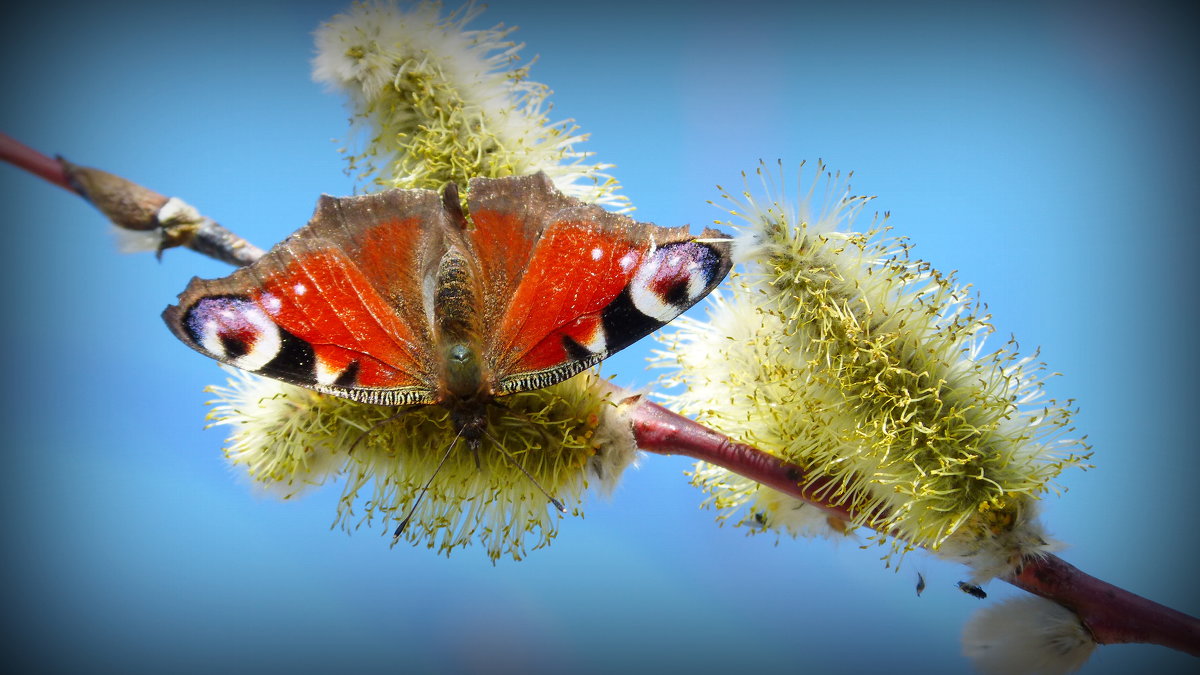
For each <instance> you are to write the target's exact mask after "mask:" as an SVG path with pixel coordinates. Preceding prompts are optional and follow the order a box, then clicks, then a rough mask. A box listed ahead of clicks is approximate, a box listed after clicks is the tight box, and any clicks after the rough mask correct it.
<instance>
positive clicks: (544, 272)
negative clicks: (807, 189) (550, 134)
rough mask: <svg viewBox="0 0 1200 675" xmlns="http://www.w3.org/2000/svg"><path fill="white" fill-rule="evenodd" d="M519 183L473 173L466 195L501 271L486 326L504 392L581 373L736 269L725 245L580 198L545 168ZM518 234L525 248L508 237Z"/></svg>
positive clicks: (491, 291) (493, 265)
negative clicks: (505, 186)
mask: <svg viewBox="0 0 1200 675" xmlns="http://www.w3.org/2000/svg"><path fill="white" fill-rule="evenodd" d="M513 180H514V181H515V180H519V181H521V183H520V189H518V190H513V191H511V192H509V191H505V192H496V191H495V190H493V189H488V190H485V191H481V190H479V189H478V186H479V184H480V183H485V184H486V185H487V186H488V188H491V187H492V186H493V185H494V184H495V183H496V182H497V181H486V182H485V181H483V180H475V181H472V183H471V192H470V195H471V197H472V199H471V202H470V207H471V213H472V219H473V222H474V228H475V229H474V230H473V231H472V232H471V237H472V241H473V242H474V245H475V248H476V251H477V254H478V256H479V258H480V260H481V264H483V265H484V268H485V269H490V270H493V271H494V270H504V271H505V274H502V275H499V276H498V277H497V276H491V275H487V276H486V278H487V279H488V280H489V283H490V284H491V287H490V288H488V289H487V291H486V292H485V297H488V298H489V299H490V300H493V301H499V300H504V301H505V304H503V305H498V306H496V307H493V308H489V309H490V312H489V313H488V314H487V317H488V320H487V322H486V323H485V331H486V334H487V335H488V336H489V342H488V343H487V344H486V345H485V348H484V349H485V355H486V358H487V360H488V362H489V364H490V365H491V371H492V376H493V379H494V384H493V387H494V389H495V391H496V392H497V393H508V392H513V391H521V390H526V389H534V388H539V387H544V386H548V385H550V384H553V383H555V382H559V381H561V380H564V379H566V378H568V377H570V376H571V375H574V374H576V373H578V372H580V371H582V370H584V369H585V368H587V367H589V366H591V365H593V364H595V363H597V362H599V361H600V360H602V359H603V358H605V357H607V356H608V355H609V354H612V353H613V352H615V351H617V350H619V349H622V348H624V347H626V346H628V345H630V344H632V343H633V342H635V341H636V340H638V339H640V338H642V337H644V336H645V335H647V334H649V333H650V332H652V331H654V330H655V329H657V328H659V327H660V326H662V325H663V324H664V323H666V322H668V321H670V320H671V319H673V318H675V317H676V316H678V315H679V314H680V313H681V312H683V311H684V310H686V309H687V308H688V307H690V306H692V305H693V304H695V303H696V302H697V301H698V300H699V299H700V298H702V297H704V295H706V294H707V293H708V292H709V291H711V290H712V289H713V288H714V287H715V286H716V284H717V283H719V282H720V281H721V279H723V278H724V276H725V274H726V273H727V272H728V271H729V245H728V243H727V242H723V243H715V244H704V243H699V242H696V241H695V240H694V238H693V237H692V236H691V235H690V234H689V233H688V230H687V228H686V227H680V228H665V227H657V226H655V225H651V224H649V223H639V222H636V221H634V220H632V219H630V218H628V217H626V216H622V215H619V214H614V213H609V212H607V211H605V210H603V209H601V208H600V207H598V206H584V205H581V204H580V202H578V201H576V200H570V199H567V198H565V197H564V196H563V195H561V194H560V193H559V192H558V191H557V190H555V189H554V187H553V185H552V184H551V183H550V182H549V180H548V179H546V178H545V176H544V175H542V174H538V175H535V176H526V177H522V178H520V179H513ZM481 192H482V194H483V196H482V197H481V198H480V199H478V200H477V199H476V198H475V196H476V195H477V194H480V193H481ZM546 205H551V206H552V207H553V210H552V209H550V208H543V207H544V206H546ZM531 221H534V222H531ZM707 234H709V235H716V236H717V237H721V236H722V235H720V234H719V233H716V232H709V233H707ZM518 238H519V241H520V242H521V244H522V246H521V249H522V250H520V251H514V250H513V248H514V247H513V246H511V245H506V244H505V243H504V242H506V241H509V242H511V241H513V240H514V239H518ZM526 248H527V249H528V250H527V251H526V250H524V249H526ZM497 249H498V250H497ZM500 288H503V289H505V292H504V293H498V292H496V291H497V290H499V289H500ZM501 308H502V309H501Z"/></svg>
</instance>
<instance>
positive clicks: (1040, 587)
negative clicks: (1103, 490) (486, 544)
mask: <svg viewBox="0 0 1200 675" xmlns="http://www.w3.org/2000/svg"><path fill="white" fill-rule="evenodd" d="M0 159H3V160H5V161H8V162H10V163H12V164H15V165H16V166H18V167H21V168H23V169H25V170H27V171H29V172H30V173H32V174H34V175H37V176H39V177H41V178H44V179H45V180H47V181H49V182H51V183H54V184H55V185H58V186H60V187H62V188H65V189H68V190H71V191H72V192H76V193H78V194H80V195H81V196H83V197H84V198H85V199H87V200H88V201H90V202H92V203H93V204H95V205H96V206H97V207H98V208H100V210H101V211H102V212H104V214H105V215H106V216H108V217H109V218H110V219H112V220H113V221H114V222H115V223H116V224H117V225H118V226H121V227H127V228H130V229H149V228H150V227H163V226H162V225H161V224H160V223H158V221H157V213H158V210H159V209H160V208H161V207H162V206H163V204H165V203H166V202H167V198H166V197H163V196H162V195H159V194H158V193H156V192H153V191H150V190H147V189H145V188H143V187H141V186H139V185H136V184H134V183H131V182H129V181H126V180H124V179H122V178H119V177H117V176H113V175H112V174H108V173H105V172H102V171H98V170H96V169H87V168H85V167H77V166H74V165H72V164H69V163H67V162H65V161H62V160H55V159H51V158H49V157H46V156H45V155H42V154H41V153H39V152H37V151H35V150H32V149H30V148H27V147H25V146H24V145H21V144H20V143H17V142H16V141H14V140H13V139H11V138H9V137H8V136H5V135H3V134H0ZM202 221H204V222H205V223H207V224H208V225H211V227H207V226H206V228H207V229H206V230H205V233H204V234H201V233H199V232H191V233H184V234H185V235H186V239H187V240H186V241H185V240H182V239H183V238H184V237H183V235H180V234H178V233H176V234H175V235H172V233H170V232H166V233H164V236H165V237H167V238H168V239H169V238H170V237H171V236H176V237H179V238H181V240H180V241H172V242H171V243H169V244H167V245H166V246H177V245H185V246H188V247H189V248H192V249H193V250H196V251H197V252H199V253H203V254H205V255H208V256H210V257H213V258H217V259H218V260H223V261H225V262H228V263H230V264H233V265H247V264H249V263H251V262H253V261H254V260H255V259H257V258H258V257H260V256H261V255H262V251H261V250H260V249H258V248H256V247H254V246H252V245H251V244H249V243H247V242H246V241H245V240H244V239H242V238H240V237H238V236H236V235H234V234H233V233H232V232H229V231H228V230H225V228H222V227H221V226H220V225H217V224H216V223H213V222H212V221H211V220H208V219H207V218H202ZM164 229H166V228H164ZM197 239H199V240H200V241H199V242H197V241H196V240H197ZM618 395H620V394H618ZM631 408H632V409H631V412H630V416H631V419H632V421H633V429H634V435H635V436H636V437H637V441H638V445H639V446H640V447H641V448H642V449H643V450H645V451H647V452H653V453H657V454H663V455H676V454H677V455H686V456H688V457H692V458H694V459H699V460H703V461H705V462H710V463H712V464H716V465H718V466H721V467H724V468H726V469H728V470H730V471H732V472H734V473H737V474H739V475H742V476H745V477H747V478H750V479H751V480H754V481H756V482H758V483H761V484H763V485H767V486H769V487H772V488H774V489H776V490H779V491H780V492H783V493H785V494H789V495H791V496H793V497H797V498H799V499H802V500H804V501H805V502H807V503H809V504H812V505H814V506H817V507H819V508H821V509H824V510H825V511H826V512H828V513H829V514H830V515H832V516H835V517H837V518H841V519H843V520H847V521H848V520H853V519H854V518H855V516H857V515H860V514H855V513H853V512H852V511H851V510H849V507H847V506H846V505H844V504H839V503H837V502H836V500H835V499H834V498H833V497H834V496H836V495H837V494H838V485H837V484H836V483H835V482H834V481H833V480H831V479H828V478H820V477H817V478H813V477H810V476H808V475H806V473H805V471H804V469H802V468H801V467H799V466H796V465H794V464H790V463H788V462H784V461H782V460H780V459H778V458H777V457H774V456H772V455H770V454H768V453H765V452H763V451H761V450H758V449H757V448H753V447H751V446H748V445H744V444H741V443H735V442H734V441H732V440H730V439H729V438H727V437H725V436H723V435H721V434H719V433H717V432H715V431H713V430H711V429H709V428H707V427H704V426H701V425H700V424H697V423H696V422H694V421H692V420H690V419H687V418H686V417H682V416H680V415H677V414H675V413H673V412H671V411H670V410H667V409H666V408H663V407H662V406H660V405H657V404H655V403H651V402H648V401H645V400H641V401H638V402H637V403H636V404H634V405H633V406H631ZM861 515H864V518H863V519H862V521H863V522H867V523H868V524H870V523H871V522H877V521H878V520H880V516H881V515H882V514H879V513H874V514H861ZM1005 581H1007V582H1009V583H1011V584H1013V585H1014V586H1017V587H1018V588H1022V589H1024V590H1026V591H1029V592H1030V593H1033V594H1035V595H1040V596H1042V597H1044V598H1048V599H1050V600H1053V601H1055V602H1057V603H1059V604H1061V605H1063V606H1064V607H1067V608H1068V609H1070V610H1071V611H1073V612H1075V613H1076V615H1078V616H1079V618H1080V620H1082V621H1083V623H1084V625H1085V626H1087V628H1088V630H1090V631H1091V633H1092V636H1093V637H1094V638H1095V639H1096V642H1098V643H1100V644H1119V643H1130V642H1141V643H1149V644H1157V645H1162V646H1164V647H1170V648H1172V649H1177V650H1180V651H1183V652H1186V653H1189V654H1192V655H1195V656H1200V620H1197V619H1196V618H1194V617H1191V616H1188V615H1186V614H1183V613H1182V612H1178V611H1175V610H1173V609H1171V608H1169V607H1166V606H1163V605H1160V604H1158V603H1156V602H1153V601H1151V600H1147V599H1146V598H1143V597H1141V596H1139V595H1135V594H1133V593H1130V592H1128V591H1125V590H1123V589H1120V588H1117V587H1116V586H1113V585H1112V584H1109V583H1106V582H1104V581H1101V580H1099V579H1096V578H1095V577H1092V576H1090V575H1088V574H1085V573H1084V572H1081V571H1080V570H1078V569H1077V568H1075V567H1073V566H1072V565H1069V564H1068V563H1066V562H1065V561H1063V560H1062V559H1061V558H1058V557H1057V556H1053V555H1046V556H1040V557H1036V558H1029V559H1027V560H1026V561H1025V563H1024V565H1023V566H1022V567H1021V569H1020V570H1019V571H1018V572H1017V573H1016V574H1015V575H1013V576H1011V577H1009V578H1006V579H1005Z"/></svg>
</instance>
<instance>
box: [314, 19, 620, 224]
mask: <svg viewBox="0 0 1200 675" xmlns="http://www.w3.org/2000/svg"><path fill="white" fill-rule="evenodd" d="M482 11H483V8H482V7H480V6H477V5H475V4H474V3H468V4H467V5H464V6H463V7H462V8H460V9H458V10H457V11H454V12H451V13H449V14H447V15H446V16H442V13H441V6H440V4H438V3H428V2H425V3H421V4H418V5H416V6H413V7H411V8H406V9H404V10H401V9H400V8H398V7H397V5H396V3H395V2H364V3H357V4H355V5H353V6H352V7H351V8H350V9H349V10H347V11H346V12H345V13H343V14H339V15H337V16H335V17H333V18H332V19H330V20H329V21H328V22H326V23H325V24H324V25H323V26H322V27H321V28H320V29H319V30H318V31H317V33H316V42H317V56H316V58H315V59H314V61H313V77H314V79H316V80H317V81H319V82H323V83H325V84H327V85H329V86H330V87H331V88H334V89H336V90H338V91H340V92H342V93H344V94H346V95H347V96H348V97H349V99H350V103H351V108H352V112H353V124H354V127H355V128H356V129H357V130H358V132H359V134H360V135H362V136H364V137H366V138H368V139H369V141H368V142H367V143H366V144H365V146H364V147H363V149H362V150H361V151H359V152H351V153H348V154H347V159H348V160H349V162H350V170H351V171H353V172H356V173H357V175H358V178H359V179H360V180H368V181H370V182H371V183H373V185H374V186H375V188H377V189H380V188H389V187H399V188H426V189H432V190H438V189H441V188H442V186H444V185H445V184H446V183H449V182H455V183H458V184H459V185H466V183H467V180H468V179H470V178H475V177H488V178H499V177H503V176H520V175H526V174H531V173H537V172H538V171H543V172H545V173H546V174H547V175H548V176H549V177H550V178H551V180H553V181H554V183H555V185H556V187H558V189H559V190H561V191H563V192H564V193H566V194H568V195H570V196H572V197H577V198H579V199H582V200H584V201H587V202H592V203H597V204H601V205H603V206H606V207H608V208H611V209H615V210H627V209H628V208H629V203H628V200H627V199H626V198H625V197H624V196H621V195H618V194H616V190H617V188H618V184H617V182H616V180H615V179H613V178H612V177H611V176H609V175H608V174H606V173H604V171H605V170H606V169H608V168H610V166H611V165H607V164H597V163H588V162H586V161H585V160H586V159H587V158H588V157H589V156H590V155H591V153H588V152H582V151H580V150H577V149H576V147H575V146H576V145H577V144H578V143H581V142H583V141H584V140H586V138H587V137H586V136H585V135H583V134H579V133H577V131H578V128H577V127H576V126H574V125H573V124H572V123H571V121H570V120H564V121H560V122H555V123H551V122H550V120H549V118H548V117H547V115H546V111H547V109H548V106H547V104H546V101H547V98H548V97H549V95H550V90H549V88H548V87H546V86H545V85H544V84H540V83H538V82H534V81H533V80H530V79H529V66H528V65H526V66H520V65H518V60H519V56H518V52H519V51H520V49H521V47H522V45H520V44H517V43H514V42H512V41H511V40H509V39H508V38H509V36H510V35H511V34H512V32H513V31H514V30H515V28H505V27H503V26H500V25H498V26H496V27H493V28H490V29H482V30H468V29H467V28H466V25H467V24H468V23H470V22H471V21H472V20H474V19H475V18H477V17H478V15H479V14H480V13H481V12H482Z"/></svg>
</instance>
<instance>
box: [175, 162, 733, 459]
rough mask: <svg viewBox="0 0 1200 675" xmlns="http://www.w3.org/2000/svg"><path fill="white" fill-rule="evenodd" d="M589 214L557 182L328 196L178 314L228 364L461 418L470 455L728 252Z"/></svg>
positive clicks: (696, 290)
mask: <svg viewBox="0 0 1200 675" xmlns="http://www.w3.org/2000/svg"><path fill="white" fill-rule="evenodd" d="M703 236H704V240H697V239H696V238H694V237H692V236H691V235H690V234H689V233H688V232H687V229H686V228H663V227H657V226H655V225H651V224H648V223H638V222H635V221H633V220H632V219H629V218H627V217H625V216H621V215H618V214H613V213H609V212H607V211H604V210H603V209H600V208H599V207H596V206H588V205H584V204H582V203H581V202H579V201H578V200H575V199H572V198H569V197H567V196H565V195H563V194H561V193H560V192H558V191H557V190H556V189H555V188H554V186H553V185H552V184H551V183H550V181H549V179H547V178H546V177H545V176H544V175H543V174H536V175H532V176H520V177H511V178H499V179H473V180H472V181H471V182H470V189H469V191H468V210H467V212H465V213H464V211H463V210H462V207H461V206H460V201H459V195H458V191H457V189H456V188H454V187H453V186H450V187H449V188H448V189H447V190H446V191H445V192H444V193H443V194H440V195H439V194H438V193H436V192H433V191H429V190H391V191H388V192H383V193H378V194H372V195H362V196H356V197H346V198H333V197H322V198H321V199H320V201H319V202H318V204H317V209H316V212H315V214H314V216H313V218H312V220H311V221H310V222H309V223H308V224H307V225H306V226H305V227H303V228H301V229H300V230H298V231H297V232H296V233H295V234H293V235H292V236H290V237H288V239H286V240H285V241H283V242H281V243H280V244H278V245H277V246H276V247H274V248H273V249H271V250H270V251H269V252H268V253H267V254H266V255H264V256H263V257H262V258H261V259H259V260H258V261H257V262H255V263H253V264H251V265H249V266H247V267H244V268H241V269H238V270H237V271H235V272H234V273H233V274H231V275H229V276H228V277H225V278H223V279H216V280H202V279H193V280H192V282H191V283H190V284H189V285H188V288H187V289H186V290H185V291H184V292H183V293H181V294H180V296H179V304H178V305H175V306H171V307H168V308H167V309H166V311H164V312H163V318H164V320H165V321H166V323H167V325H168V326H169V327H170V328H171V330H172V331H173V332H174V333H175V335H176V336H177V337H179V338H180V339H181V340H182V341H183V342H184V343H185V344H187V345H188V346H190V347H192V348H193V349H196V350H197V351H199V352H201V353H203V354H205V355H207V356H209V357H211V358H214V359H216V360H218V361H221V362H224V363H228V364H230V365H233V366H236V367H238V368H242V369H245V370H249V371H252V372H255V373H259V374H262V375H265V376H267V377H272V378H275V379H278V380H282V381H285V382H289V383H291V384H295V385H299V386H302V387H307V388H309V389H313V390H316V391H319V392H322V393H327V394H333V395H335V396H341V397H344V398H348V399H352V400H355V401H360V402H364V403H373V404H379V405H392V406H399V405H414V404H436V405H441V406H443V407H445V408H447V409H448V410H449V411H450V413H451V416H452V419H453V420H454V424H455V426H456V427H457V429H458V430H459V431H460V432H462V434H463V436H464V438H466V439H467V440H468V441H475V442H476V443H477V442H478V438H479V437H480V436H481V435H482V433H483V428H484V425H485V422H484V420H485V419H486V415H485V413H486V406H487V405H488V404H489V403H491V402H492V401H494V400H495V399H496V398H497V397H500V396H503V395H505V394H510V393H514V392H518V391H526V390H530V389H537V388H541V387H545V386H549V385H550V384H554V383H556V382H559V381H562V380H565V379H566V378H568V377H570V376H572V375H574V374H576V373H578V372H580V371H582V370H584V369H586V368H588V367H590V366H592V365H594V364H595V363H598V362H599V361H600V360H602V359H603V358H605V357H607V356H608V355H610V354H612V353H614V352H616V351H617V350H619V349H622V348H624V347H625V346H628V345H629V344H631V343H632V342H634V341H636V340H637V339H639V338H641V337H643V336H644V335H646V334H648V333H650V332H651V331H653V330H654V329H656V328H658V327H659V326H661V325H662V324H664V323H666V322H667V321H669V320H671V319H672V318H674V317H675V316H677V315H678V314H679V313H681V312H683V311H684V310H685V309H687V308H688V307H690V306H691V305H692V304H694V303H695V302H697V301H698V300H700V298H702V297H704V295H706V294H707V293H708V292H709V291H711V290H712V289H713V288H714V287H715V286H716V285H717V284H718V283H719V282H720V281H721V280H722V279H723V278H724V276H725V275H726V274H727V273H728V271H729V267H730V259H729V243H728V241H721V239H723V238H724V235H722V234H721V233H719V232H716V231H713V230H709V231H706V232H705V233H704V235H703Z"/></svg>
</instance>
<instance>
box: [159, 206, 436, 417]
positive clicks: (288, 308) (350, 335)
mask: <svg viewBox="0 0 1200 675" xmlns="http://www.w3.org/2000/svg"><path fill="white" fill-rule="evenodd" d="M446 223H447V221H446V214H445V210H444V208H443V206H442V202H441V197H440V196H439V195H438V194H437V193H435V192H431V191H428V190H393V191H389V192H384V193H379V194H374V195H365V196H359V197H347V198H333V197H322V198H321V200H320V201H319V202H318V204H317V209H316V213H315V214H314V216H313V218H312V220H311V221H310V222H309V224H308V225H306V226H305V227H303V228H301V229H300V230H298V231H297V232H296V233H295V234H293V235H292V236H290V237H288V239H286V240H285V241H283V242H281V243H280V244H279V245H277V246H276V247H275V248H273V249H271V250H270V251H269V252H268V253H267V254H266V255H265V256H263V257H262V258H261V259H260V260H258V261H257V262H255V263H254V264H252V265H249V266H247V267H244V268H241V269H239V270H237V271H235V272H234V273H233V274H231V275H229V276H228V277H225V278H223V279H216V280H203V279H193V280H192V282H191V283H190V284H189V285H188V287H187V289H186V290H184V292H183V293H182V294H180V296H179V304H178V305H176V306H171V307H168V308H167V309H166V311H165V312H163V319H164V320H165V321H166V322H167V325H168V326H169V327H170V328H171V330H172V332H174V333H175V335H176V336H177V337H179V339H180V340H182V341H183V342H184V343H185V344H187V345H188V346H190V347H192V348H193V349H195V350H197V351H199V352H201V353H202V354H205V355H206V356H209V357H211V358H214V359H216V360H218V361H221V362H223V363H228V364H230V365H233V366H236V367H238V368H242V369H244V370H249V371H253V372H256V373H260V374H262V375H265V376H268V377H272V378H275V379H279V380H283V381H285V382H290V383H292V384H296V385H299V386H303V387H308V388H311V389H315V390H317V391H322V392H325V393H330V394H335V395H338V396H342V397H345V398H349V399H353V400H357V401H363V402H368V403H378V404H387V405H398V404H410V403H432V402H433V401H434V397H435V393H436V389H437V375H436V369H435V368H433V367H432V364H431V361H430V354H429V346H428V345H429V344H430V338H429V331H430V328H429V325H430V319H429V317H428V311H427V309H426V303H425V302H424V297H425V295H426V293H427V291H426V289H425V287H424V286H425V285H424V283H423V280H424V279H426V278H428V273H429V269H430V266H431V265H435V264H436V261H437V259H438V256H439V255H440V254H441V251H442V249H443V247H444V245H445V243H444V241H443V240H444V237H445V232H446V227H447V225H446ZM431 261H432V262H431Z"/></svg>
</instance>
